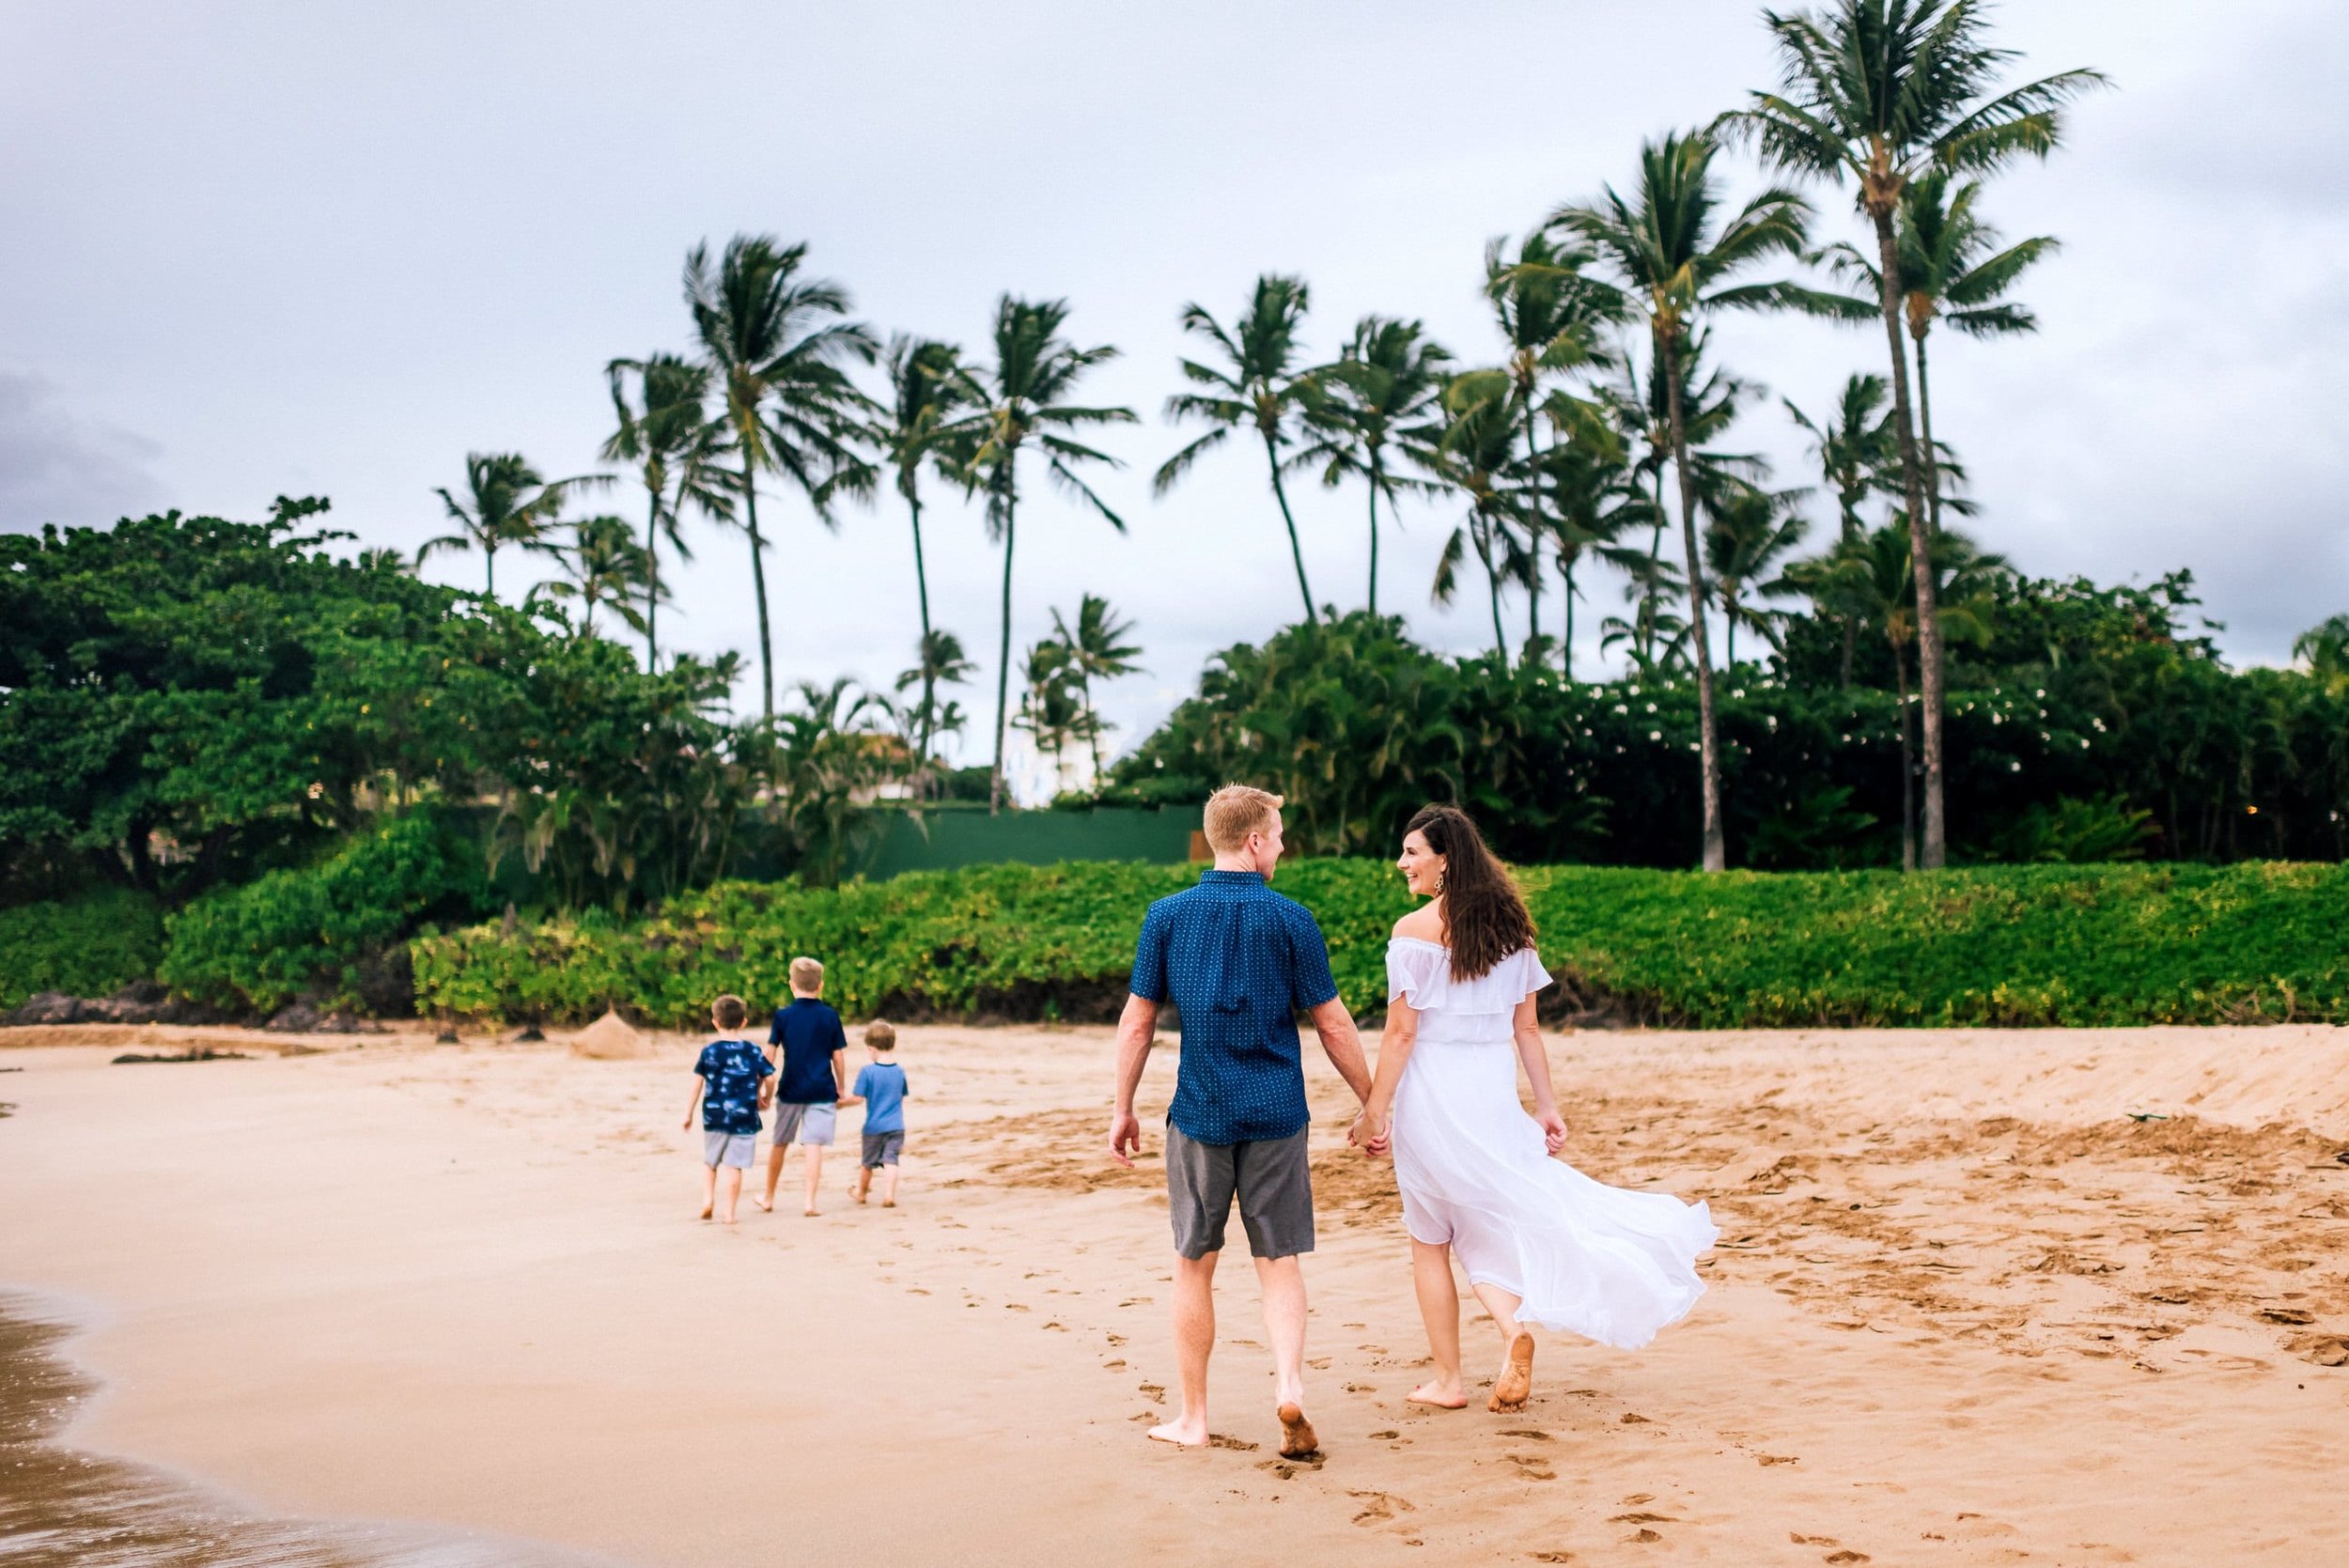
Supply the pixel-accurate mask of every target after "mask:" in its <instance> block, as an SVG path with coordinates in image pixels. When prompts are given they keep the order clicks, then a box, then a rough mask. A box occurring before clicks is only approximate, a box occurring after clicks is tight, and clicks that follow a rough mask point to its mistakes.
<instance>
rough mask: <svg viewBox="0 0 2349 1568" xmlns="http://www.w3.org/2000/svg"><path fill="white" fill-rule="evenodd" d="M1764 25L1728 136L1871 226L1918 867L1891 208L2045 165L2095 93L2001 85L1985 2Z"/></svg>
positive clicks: (1932, 829) (1935, 764)
mask: <svg viewBox="0 0 2349 1568" xmlns="http://www.w3.org/2000/svg"><path fill="white" fill-rule="evenodd" d="M1763 19H1764V21H1765V23H1766V24H1767V26H1768V27H1769V30H1770V33H1771V35H1772V37H1773V38H1774V39H1775V40H1776V42H1777V45H1778V52H1779V61H1780V84H1779V89H1778V90H1777V91H1775V92H1756V93H1754V94H1753V95H1752V99H1751V102H1750V106H1749V107H1747V108H1745V109H1742V110H1737V111H1734V112H1733V113H1731V114H1729V115H1726V116H1722V121H1721V123H1722V127H1723V129H1724V130H1726V131H1727V132H1730V133H1731V134H1735V135H1739V136H1743V137H1748V138H1750V139H1751V140H1753V141H1754V142H1756V143H1758V144H1759V146H1760V147H1761V151H1762V155H1763V158H1764V160H1765V162H1766V163H1768V164H1770V165H1771V166H1772V167H1774V168H1778V169H1782V170H1787V171H1790V172H1794V173H1797V174H1801V175H1806V176H1810V177H1812V178H1815V179H1827V180H1830V181H1832V182H1835V183H1837V184H1841V183H1842V182H1843V180H1845V179H1850V180H1851V181H1852V182H1853V185H1854V186H1855V188H1856V191H1857V194H1858V198H1859V210H1860V212H1861V213H1862V214H1863V215H1864V217H1865V218H1866V220H1867V222H1868V224H1869V225H1870V227H1871V228H1872V229H1873V231H1874V237H1875V251H1876V268H1877V277H1878V279H1879V282H1880V284H1881V286H1882V288H1881V297H1880V298H1879V300H1878V302H1877V305H1878V310H1879V313H1880V315H1881V318H1882V319H1883V322H1884V334H1885V343H1886V347H1887V349H1888V351H1889V357H1890V363H1891V368H1892V427H1893V434H1894V437H1895V439H1896V440H1897V441H1898V442H1899V445H1900V454H1901V474H1902V483H1903V489H1904V490H1905V493H1906V503H1907V505H1906V516H1907V519H1908V525H1909V527H1910V528H1911V529H1913V530H1914V531H1915V535H1916V536H1915V538H1914V539H1913V540H1912V541H1911V545H1912V549H1911V554H1912V556H1913V558H1914V560H1915V561H1916V562H1917V563H1921V564H1920V565H1919V566H1918V567H1917V582H1918V594H1919V596H1920V598H1919V629H1920V632H1919V635H1920V642H1919V668H1920V685H1921V688H1922V696H1923V708H1924V774H1925V800H1924V839H1923V847H1922V853H1921V857H1920V861H1921V864H1922V865H1923V866H1924V868H1925V869H1927V870H1932V869H1936V868H1937V867H1939V866H1941V865H1942V864H1944V863H1945V862H1946V861H1947V858H1948V852H1949V825H1948V818H1947V812H1946V805H1945V788H1944V775H1945V771H1946V769H1945V763H1944V756H1943V750H1944V748H1943V743H1942V718H1943V706H1944V704H1943V698H1942V682H1943V677H1944V669H1943V665H1944V660H1943V656H1942V649H1941V631H1940V623H1939V619H1938V617H1937V615H1936V614H1935V613H1934V605H1933V598H1932V596H1933V583H1932V581H1931V579H1932V575H1933V574H1932V572H1931V570H1930V569H1929V567H1930V562H1931V560H1932V551H1931V550H1930V549H1928V548H1927V543H1926V540H1927V536H1928V535H1929V533H1930V532H1931V529H1932V527H1933V511H1932V509H1931V505H1930V503H1929V502H1928V499H1927V497H1928V494H1929V491H1928V488H1927V484H1926V478H1925V456H1924V454H1923V452H1922V451H1921V449H1920V444H1919V442H1918V438H1917V425H1916V420H1915V418H1914V416H1913V415H1912V413H1911V411H1910V399H1909V388H1908V356H1907V353H1906V350H1905V349H1904V348H1903V347H1902V343H1901V330H1902V320H1901V317H1902V308H1903V302H1902V299H1901V290H1900V278H1901V264H1900V254H1899V238H1898V235H1897V234H1896V232H1895V229H1894V214H1895V213H1896V212H1897V211H1898V210H1899V208H1900V205H1901V196H1902V194H1903V192H1905V191H1906V189H1907V187H1908V186H1909V184H1910V183H1912V182H1913V181H1914V180H1916V179H1918V178H1919V177H1921V176H1922V175H1924V174H1926V173H1927V172H1928V171H1930V170H1932V169H1933V168H1935V167H1940V168H1945V169H1952V170H1956V171H1960V172H1967V173H1974V174H1987V173H1990V172H1992V171H1994V170H1997V169H1999V168H2000V167H2003V166H2005V165H2007V164H2009V163H2013V162H2014V161H2015V160H2016V159H2018V158H2023V157H2038V158H2044V157H2046V155H2047V154H2048V153H2049V152H2050V151H2052V150H2053V149H2054V147H2055V146H2056V143H2057V141H2058V139H2059V138H2060V136H2061V130H2062V115H2061V111H2062V109H2063V107H2064V105H2066V104H2067V103H2069V102H2070V101H2072V100H2074V99H2075V98H2077V96H2078V95H2079V94H2080V93H2082V92H2084V91H2086V90H2088V89H2089V88H2091V87H2093V86H2096V85H2101V84H2102V83H2103V82H2104V80H2105V79H2104V77H2103V76H2102V75H2101V74H2100V73H2098V72H2096V71H2092V70H2070V71H2063V72H2060V73H2058V74H2056V75H2053V76H2047V77H2043V78H2041V79H2040V80H2038V81H2036V82H2032V83H2030V84H2027V85H2023V86H2020V87H2014V88H2009V89H2006V90H2003V91H2000V90H1999V80H2000V78H2001V77H2002V76H2003V75H2004V74H2005V71H2006V69H2007V67H2008V66H2009V65H2010V64H2011V63H2012V62H2013V60H2014V59H2015V54H2014V52H2013V51H2011V50H2006V49H1999V48H1994V47H1992V45H1991V44H1990V42H1989V20H1988V11H1987V9H1986V8H1985V6H1984V5H1983V3H1982V0H1837V3H1836V4H1835V5H1833V6H1831V7H1828V8H1824V9H1822V10H1817V11H1797V12H1795V13H1793V14H1791V15H1781V14H1780V13H1778V12H1775V11H1765V12H1764V13H1763Z"/></svg>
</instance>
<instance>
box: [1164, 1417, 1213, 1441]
mask: <svg viewBox="0 0 2349 1568" xmlns="http://www.w3.org/2000/svg"><path fill="white" fill-rule="evenodd" d="M1150 1440H1151V1441H1152V1442H1154V1443H1173V1444H1174V1445H1175V1447H1177V1448H1187V1449H1196V1448H1205V1447H1206V1446H1207V1418H1206V1417H1205V1416H1200V1417H1197V1418H1196V1419H1194V1418H1192V1417H1190V1416H1177V1417H1175V1419H1174V1420H1173V1421H1168V1422H1166V1423H1165V1424H1164V1425H1163V1426H1154V1427H1152V1428H1151V1429H1150Z"/></svg>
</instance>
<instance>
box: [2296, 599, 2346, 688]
mask: <svg viewBox="0 0 2349 1568" xmlns="http://www.w3.org/2000/svg"><path fill="white" fill-rule="evenodd" d="M2292 657H2293V658H2295V659H2296V660H2299V661H2300V662H2301V663H2303V664H2306V665H2307V666H2308V667H2309V674H2310V675H2314V676H2315V677H2316V678H2317V680H2318V681H2319V682H2321V683H2322V684H2323V685H2324V687H2325V689H2326V691H2330V692H2332V693H2334V694H2335V695H2339V694H2341V693H2342V692H2344V691H2349V615H2335V616H2332V617H2331V618H2329V619H2327V620H2325V621H2321V622H2319V623H2318V624H2317V625H2315V626H2312V627H2310V629H2308V630H2306V631H2304V632H2302V633H2300V635H2299V636H2298V637H2297V638H2295V639H2294V641H2293V644H2292Z"/></svg>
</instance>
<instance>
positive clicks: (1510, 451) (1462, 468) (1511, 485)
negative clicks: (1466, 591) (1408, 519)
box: [1406, 370, 1525, 664]
mask: <svg viewBox="0 0 2349 1568" xmlns="http://www.w3.org/2000/svg"><path fill="white" fill-rule="evenodd" d="M1406 440H1407V442H1408V445H1407V447H1406V450H1407V451H1408V452H1409V454H1410V456H1411V459H1412V461H1414V462H1416V463H1418V464H1419V465H1420V467H1421V468H1423V469H1424V470H1425V471H1426V472H1427V473H1428V474H1429V475H1431V476H1432V477H1433V478H1434V479H1435V480H1436V482H1437V483H1439V484H1440V485H1443V486H1445V487H1447V488H1448V489H1452V490H1454V491H1456V492H1457V493H1458V494H1459V496H1460V498H1461V499H1462V500H1463V501H1465V502H1466V503H1467V504H1468V516H1467V517H1466V518H1465V519H1464V520H1462V521H1461V522H1460V524H1459V525H1458V526H1456V527H1455V528H1454V529H1453V530H1452V536H1451V537H1450V538H1449V539H1447V540H1445V541H1444V547H1443V554H1442V555H1441V556H1440V557H1439V558H1438V560H1437V563H1436V581H1435V583H1434V586H1433V588H1432V590H1431V591H1430V594H1429V597H1430V598H1432V599H1433V600H1434V601H1435V602H1436V603H1438V604H1450V603H1451V602H1452V599H1453V595H1454V594H1455V591H1456V590H1457V588H1458V585H1459V574H1460V567H1461V564H1462V563H1463V562H1464V561H1465V560H1466V559H1467V557H1468V551H1470V549H1473V550H1474V551H1476V558H1477V561H1478V562H1479V563H1480V564H1481V565H1482V566H1483V567H1484V568H1485V590H1486V598H1487V599H1488V601H1489V603H1490V604H1491V607H1492V616H1493V653H1494V656H1495V657H1496V658H1498V659H1500V660H1501V662H1502V663H1503V664H1506V663H1507V662H1508V659H1509V643H1508V634H1507V633H1506V632H1504V631H1503V630H1501V578H1502V576H1503V575H1504V574H1511V575H1521V574H1522V572H1523V570H1524V567H1523V564H1522V563H1521V561H1520V560H1519V559H1518V558H1519V557H1520V556H1522V555H1523V553H1524V547H1523V546H1522V545H1520V544H1519V543H1518V540H1517V528H1518V527H1519V526H1520V525H1521V524H1523V522H1524V521H1525V482H1524V481H1525V475H1524V466H1525V465H1524V461H1523V459H1522V458H1519V457H1518V456H1517V419H1516V416H1515V414H1514V412H1513V411H1512V408H1511V393H1510V387H1509V379H1508V375H1507V373H1506V372H1505V371H1500V370H1470V371H1468V372H1465V373H1464V374H1461V375H1457V376H1455V377H1453V378H1452V379H1451V380H1449V381H1447V382H1446V383H1445V384H1444V393H1443V399H1442V401H1441V403H1440V404H1439V416H1438V418H1436V419H1434V420H1430V421H1429V422H1428V423H1426V424H1424V425H1421V426H1418V427H1414V428H1413V429H1412V430H1410V431H1408V432H1407V433H1406Z"/></svg>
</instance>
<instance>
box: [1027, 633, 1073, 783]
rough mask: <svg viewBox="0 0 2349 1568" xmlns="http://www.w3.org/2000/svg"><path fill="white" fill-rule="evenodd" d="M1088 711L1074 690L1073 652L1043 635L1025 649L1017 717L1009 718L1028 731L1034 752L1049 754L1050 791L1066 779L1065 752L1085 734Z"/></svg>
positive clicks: (1059, 642)
mask: <svg viewBox="0 0 2349 1568" xmlns="http://www.w3.org/2000/svg"><path fill="white" fill-rule="evenodd" d="M1091 717H1092V713H1091V710H1090V709H1089V708H1087V707H1086V706H1085V705H1084V703H1083V701H1082V700H1081V698H1080V696H1079V694H1078V680H1077V672H1076V667H1075V660H1074V656H1073V654H1072V652H1071V650H1070V649H1069V646H1068V644H1066V642H1065V641H1063V640H1062V639H1060V638H1058V637H1047V638H1044V639H1043V640H1042V641H1040V642H1038V643H1037V644H1035V645H1034V647H1031V648H1030V649H1029V650H1028V657H1027V661H1026V663H1025V664H1024V665H1023V666H1022V667H1021V669H1020V691H1019V718H1017V719H1014V720H1013V721H1012V722H1013V723H1014V724H1015V725H1017V726H1018V727H1019V728H1020V729H1023V730H1025V731H1027V732H1028V735H1029V737H1031V738H1033V739H1034V741H1035V748H1036V750H1037V751H1038V752H1049V753H1051V756H1052V786H1053V793H1054V794H1058V793H1059V792H1060V790H1061V789H1062V787H1064V786H1065V785H1066V783H1067V781H1068V764H1067V760H1066V757H1067V752H1068V748H1069V746H1070V745H1072V744H1073V743H1074V742H1076V741H1078V740H1081V739H1083V738H1085V737H1086V735H1087V733H1088V732H1089V731H1090V729H1091V727H1092V726H1091V724H1090V723H1089V722H1088V721H1089V720H1090V719H1091Z"/></svg>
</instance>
